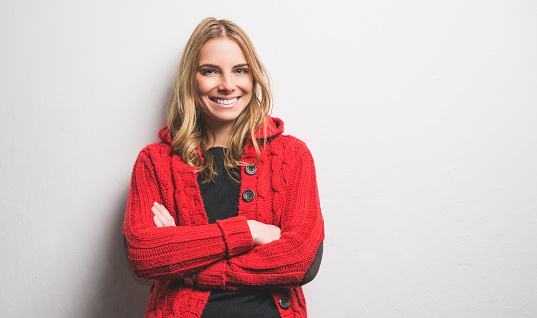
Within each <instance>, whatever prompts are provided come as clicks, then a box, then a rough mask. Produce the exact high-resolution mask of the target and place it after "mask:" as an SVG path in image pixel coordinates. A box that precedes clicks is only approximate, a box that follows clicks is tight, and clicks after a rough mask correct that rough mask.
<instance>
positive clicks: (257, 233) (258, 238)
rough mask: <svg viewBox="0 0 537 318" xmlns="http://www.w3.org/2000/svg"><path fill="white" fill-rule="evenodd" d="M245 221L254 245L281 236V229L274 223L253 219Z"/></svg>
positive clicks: (268, 241) (274, 239)
mask: <svg viewBox="0 0 537 318" xmlns="http://www.w3.org/2000/svg"><path fill="white" fill-rule="evenodd" d="M247 222H248V226H249V227H250V233H251V234H252V238H253V239H254V245H255V246H258V245H263V244H267V243H270V242H272V241H276V240H278V239H279V238H280V236H282V231H281V229H280V228H279V227H277V226H275V225H270V224H265V223H261V222H258V221H254V220H248V221H247Z"/></svg>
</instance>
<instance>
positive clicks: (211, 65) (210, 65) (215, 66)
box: [198, 64, 220, 69]
mask: <svg viewBox="0 0 537 318" xmlns="http://www.w3.org/2000/svg"><path fill="white" fill-rule="evenodd" d="M202 67H211V68H217V69H220V66H218V65H214V64H202V65H200V66H198V68H202Z"/></svg>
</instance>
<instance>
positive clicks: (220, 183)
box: [198, 147, 280, 318]
mask: <svg viewBox="0 0 537 318" xmlns="http://www.w3.org/2000/svg"><path fill="white" fill-rule="evenodd" d="M209 152H210V153H211V155H212V156H213V162H214V165H215V168H216V171H217V176H216V178H215V181H214V182H208V183H203V182H202V179H201V177H198V185H199V188H200V191H201V197H202V198H203V205H204V206H205V212H206V213H207V218H208V219H209V223H215V222H216V220H223V219H227V218H230V217H234V216H237V215H238V213H239V196H240V190H241V184H240V181H239V182H237V181H235V180H234V179H233V178H232V177H231V176H230V175H229V174H228V173H227V171H226V169H225V168H224V148H222V147H214V148H211V149H209ZM213 317H218V318H227V317H230V318H236V317H244V318H247V317H255V318H275V317H280V313H279V312H278V309H277V308H276V303H275V302H274V299H273V298H272V294H271V293H270V291H269V290H268V289H242V290H212V291H211V294H210V296H209V300H208V302H207V304H206V305H205V308H204V309H203V314H202V318H213Z"/></svg>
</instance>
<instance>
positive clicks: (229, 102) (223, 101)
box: [209, 97, 240, 108]
mask: <svg viewBox="0 0 537 318" xmlns="http://www.w3.org/2000/svg"><path fill="white" fill-rule="evenodd" d="M239 98H240V97H233V98H219V97H209V99H210V100H211V101H212V102H213V103H215V104H218V105H219V106H220V107H224V108H231V107H233V105H234V104H235V102H237V101H238V100H239Z"/></svg>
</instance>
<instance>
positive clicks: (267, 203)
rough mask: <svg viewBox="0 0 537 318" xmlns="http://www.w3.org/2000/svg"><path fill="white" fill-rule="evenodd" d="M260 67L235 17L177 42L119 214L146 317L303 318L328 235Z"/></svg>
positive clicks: (300, 150)
mask: <svg viewBox="0 0 537 318" xmlns="http://www.w3.org/2000/svg"><path fill="white" fill-rule="evenodd" d="M267 77H268V76H267V73H266V71H265V68H264V67H263V65H262V64H261V62H260V60H259V58H258V56H257V54H256V52H255V50H254V47H253V45H252V43H251V41H250V39H249V38H248V36H247V35H246V34H245V33H244V31H243V30H242V29H240V28H239V27H238V26H237V25H235V24H234V23H232V22H230V21H227V20H216V19H214V18H207V19H205V20H203V21H202V22H201V23H200V24H199V25H198V26H197V28H196V29H195V30H194V32H193V33H192V35H191V37H190V39H189V41H188V43H187V44H186V47H185V49H184V52H183V55H182V58H181V62H180V65H179V70H178V72H177V79H176V82H175V87H174V95H173V99H172V100H171V103H170V105H169V109H168V114H167V125H166V126H165V127H163V128H162V129H161V130H160V131H159V134H158V135H159V137H160V140H161V141H160V142H158V143H155V144H151V145H149V146H147V147H145V148H144V149H143V150H142V151H141V152H140V154H139V156H138V159H137V160H136V163H135V166H134V170H133V174H132V180H131V188H130V194H129V202H128V205H127V211H126V215H125V223H124V227H123V233H124V235H125V238H126V241H127V246H128V254H129V260H130V263H131V266H132V270H133V271H134V273H135V274H136V275H137V276H139V277H142V278H148V279H153V280H154V283H153V285H152V286H151V295H150V299H149V304H148V307H147V311H146V315H145V316H146V317H204V318H211V317H219V318H222V317H224V318H225V317H234V318H235V317H306V316H307V313H306V303H305V300H304V296H303V293H302V288H301V287H300V286H301V285H303V284H305V283H307V282H309V281H311V280H312V279H313V277H315V275H316V273H317V271H318V269H319V264H320V260H321V256H322V241H323V239H324V228H323V219H322V215H321V210H320V205H319V197H318V193H317V184H316V177H315V168H314V164H313V159H312V157H311V155H310V152H309V150H308V149H307V147H306V145H305V144H304V143H303V142H301V141H300V140H298V139H296V138H294V137H291V136H286V135H283V134H282V133H283V122H282V121H281V120H280V119H278V118H272V117H270V116H269V113H270V109H271V94H270V88H269V82H268V78H267Z"/></svg>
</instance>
